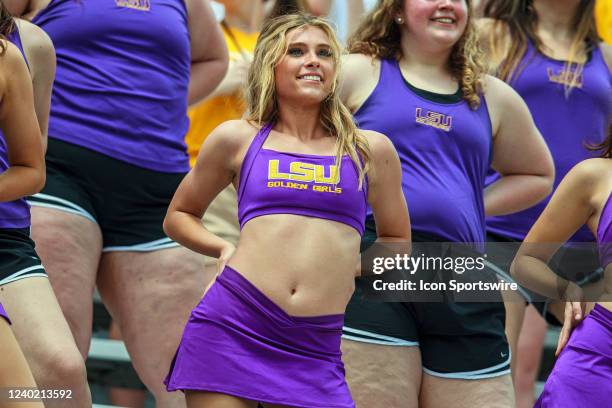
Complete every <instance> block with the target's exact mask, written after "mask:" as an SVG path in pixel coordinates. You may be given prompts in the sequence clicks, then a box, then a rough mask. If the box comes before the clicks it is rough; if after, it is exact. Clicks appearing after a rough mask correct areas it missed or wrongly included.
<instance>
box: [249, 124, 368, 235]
mask: <svg viewBox="0 0 612 408" xmlns="http://www.w3.org/2000/svg"><path fill="white" fill-rule="evenodd" d="M271 130H272V125H270V124H269V125H266V126H264V127H263V128H261V130H260V131H259V132H258V133H257V135H256V136H255V138H254V139H253V142H252V143H251V145H250V146H249V149H248V151H247V153H246V155H245V157H244V161H243V162H242V167H241V170H240V186H239V188H238V220H239V221H240V228H242V227H243V226H244V225H245V224H246V223H247V222H248V221H249V220H250V219H252V218H255V217H260V216H262V215H269V214H295V215H305V216H308V217H316V218H323V219H326V220H332V221H337V222H341V223H344V224H347V225H349V226H351V227H353V228H355V229H356V230H357V231H358V232H359V234H360V235H363V231H364V224H365V216H366V208H367V181H364V185H363V188H362V189H361V190H360V189H359V173H358V170H357V168H356V166H355V165H354V163H353V161H352V160H351V159H350V157H349V156H346V155H345V156H344V157H343V158H342V163H341V165H340V169H338V168H337V167H336V166H335V160H336V157H335V156H317V155H309V154H302V153H288V152H277V151H274V150H269V149H264V148H262V146H263V144H264V142H265V141H266V138H267V137H268V135H269V134H270V131H271Z"/></svg>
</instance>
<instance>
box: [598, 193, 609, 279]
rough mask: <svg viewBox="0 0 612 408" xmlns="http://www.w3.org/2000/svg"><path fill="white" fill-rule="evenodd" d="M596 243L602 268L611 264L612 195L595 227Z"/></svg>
mask: <svg viewBox="0 0 612 408" xmlns="http://www.w3.org/2000/svg"><path fill="white" fill-rule="evenodd" d="M597 243H598V244H599V259H600V261H601V266H603V267H604V268H605V267H606V266H608V265H609V264H611V263H612V194H610V195H609V196H608V201H607V202H606V204H605V205H604V208H603V210H602V212H601V216H600V217H599V225H598V226H597Z"/></svg>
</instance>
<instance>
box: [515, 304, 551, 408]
mask: <svg viewBox="0 0 612 408" xmlns="http://www.w3.org/2000/svg"><path fill="white" fill-rule="evenodd" d="M546 327H547V326H546V322H545V321H544V319H543V318H542V316H540V314H539V313H538V311H537V310H536V309H535V308H534V307H533V306H531V305H530V306H529V307H527V310H526V311H525V321H524V322H523V327H522V329H521V336H520V337H519V342H518V353H519V354H518V359H517V365H516V375H515V377H514V378H515V383H514V385H515V388H516V391H515V392H516V406H517V408H531V407H533V404H534V402H535V396H534V394H535V381H536V377H537V375H538V371H539V369H540V360H541V358H542V348H543V345H544V338H545V336H546Z"/></svg>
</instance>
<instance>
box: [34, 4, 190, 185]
mask: <svg viewBox="0 0 612 408" xmlns="http://www.w3.org/2000/svg"><path fill="white" fill-rule="evenodd" d="M33 22H34V23H35V24H37V25H38V26H40V27H41V28H42V29H43V30H45V32H46V33H47V34H48V35H49V37H51V40H52V41H53V44H54V45H55V51H56V54H57V73H56V76H55V83H54V85H53V94H52V100H51V116H50V118H49V137H51V138H56V139H60V140H62V141H64V142H68V143H73V144H76V145H79V146H82V147H85V148H88V149H91V150H94V151H96V152H99V153H102V154H105V155H107V156H110V157H112V158H115V159H118V160H122V161H125V162H127V163H130V164H133V165H136V166H140V167H143V168H147V169H150V170H154V171H160V172H167V173H182V172H187V171H188V170H189V160H188V156H187V148H186V145H185V142H184V136H185V134H186V133H187V129H188V127H189V119H188V118H187V89H188V85H189V70H190V66H191V61H190V60H191V57H190V52H191V51H190V39H189V29H188V16H187V10H186V6H185V1H184V0H130V1H113V0H103V1H101V0H81V1H75V0H52V1H51V3H50V4H49V5H48V6H47V7H46V8H45V9H43V10H42V11H41V12H40V13H39V14H38V15H37V16H36V17H35V18H34V20H33ZM196 24H197V22H196Z"/></svg>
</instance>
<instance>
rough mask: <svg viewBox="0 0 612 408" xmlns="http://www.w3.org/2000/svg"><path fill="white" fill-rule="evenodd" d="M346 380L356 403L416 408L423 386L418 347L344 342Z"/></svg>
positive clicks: (375, 407)
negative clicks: (420, 388)
mask: <svg viewBox="0 0 612 408" xmlns="http://www.w3.org/2000/svg"><path fill="white" fill-rule="evenodd" d="M341 347H342V360H343V361H344V367H345V369H346V380H347V382H348V385H349V388H350V390H351V394H352V396H353V399H354V400H355V404H356V405H357V406H358V407H371V408H389V407H393V408H416V407H418V394H419V387H420V383H421V355H420V352H419V348H418V347H414V346H413V347H405V346H404V347H403V346H385V345H380V344H371V343H364V342H358V341H353V340H346V339H343V340H342V346H341Z"/></svg>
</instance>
